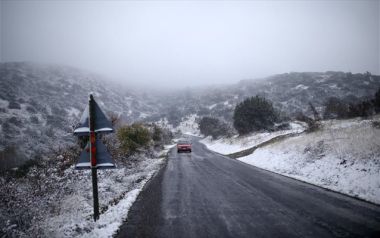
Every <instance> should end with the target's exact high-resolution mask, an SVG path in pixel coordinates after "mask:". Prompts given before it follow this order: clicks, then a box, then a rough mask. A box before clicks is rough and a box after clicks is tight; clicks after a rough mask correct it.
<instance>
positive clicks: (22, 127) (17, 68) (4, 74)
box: [0, 63, 157, 170]
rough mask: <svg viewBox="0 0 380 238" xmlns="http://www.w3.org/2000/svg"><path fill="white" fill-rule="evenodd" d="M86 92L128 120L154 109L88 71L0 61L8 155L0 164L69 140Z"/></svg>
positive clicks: (0, 121) (2, 136)
mask: <svg viewBox="0 0 380 238" xmlns="http://www.w3.org/2000/svg"><path fill="white" fill-rule="evenodd" d="M90 92H92V93H93V94H94V96H95V99H96V100H97V102H98V103H99V105H100V106H101V107H102V109H103V110H104V111H105V112H106V113H111V112H112V113H114V114H116V115H120V116H121V117H122V119H124V120H125V121H128V122H131V121H136V120H142V119H144V118H145V117H146V116H147V115H151V114H154V113H155V112H157V110H156V107H155V105H154V103H153V102H154V101H156V100H153V99H150V98H149V97H148V96H145V97H143V96H142V93H136V92H134V91H132V90H130V89H127V88H123V87H120V86H119V87H117V86H116V85H114V84H113V83H112V82H109V81H106V80H104V79H103V78H102V77H100V76H98V75H94V74H92V73H88V72H84V71H81V70H78V69H75V68H71V67H61V66H46V65H37V64H32V63H1V64H0V125H1V127H0V129H1V130H0V155H1V158H10V159H8V161H2V163H1V164H2V165H3V167H5V168H9V167H12V166H14V165H17V164H18V162H20V161H22V160H27V159H31V158H35V157H36V158H38V157H43V155H45V154H46V153H47V152H48V151H52V150H58V149H59V148H62V147H65V146H66V145H68V144H72V143H73V142H74V137H73V136H72V134H71V133H72V127H73V126H74V125H75V124H76V123H77V121H78V117H79V116H80V114H81V113H82V111H83V110H84V108H85V106H86V103H87V102H88V95H89V93H90ZM142 98H144V99H142ZM0 170H1V168H0Z"/></svg>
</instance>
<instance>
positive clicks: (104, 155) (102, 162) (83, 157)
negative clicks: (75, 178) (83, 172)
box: [75, 140, 115, 169]
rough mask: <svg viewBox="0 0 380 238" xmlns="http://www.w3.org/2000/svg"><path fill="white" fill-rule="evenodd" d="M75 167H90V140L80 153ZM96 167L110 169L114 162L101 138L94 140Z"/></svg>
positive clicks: (113, 166)
mask: <svg viewBox="0 0 380 238" xmlns="http://www.w3.org/2000/svg"><path fill="white" fill-rule="evenodd" d="M75 168H76V169H91V160H90V142H89V143H88V144H87V146H86V148H85V149H84V150H83V151H82V153H81V154H80V158H79V161H78V163H77V164H76V165H75ZM96 168H97V169H110V168H115V162H114V161H113V159H112V158H111V155H110V154H109V153H108V151H107V148H106V147H105V146H104V145H103V143H102V142H101V140H96Z"/></svg>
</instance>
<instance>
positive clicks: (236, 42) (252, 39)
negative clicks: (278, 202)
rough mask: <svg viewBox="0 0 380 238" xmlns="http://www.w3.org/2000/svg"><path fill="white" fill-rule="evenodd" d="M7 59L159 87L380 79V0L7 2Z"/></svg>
mask: <svg viewBox="0 0 380 238" xmlns="http://www.w3.org/2000/svg"><path fill="white" fill-rule="evenodd" d="M1 1H2V2H1V10H0V11H1V15H0V16H1V18H0V20H1V25H0V26H1V31H0V33H1V37H0V40H1V44H0V45H1V52H0V54H1V61H3V62H6V61H37V62H47V63H58V64H65V65H71V66H75V67H79V68H84V69H87V70H91V71H94V72H97V73H101V74H104V75H107V76H109V77H112V78H115V79H118V80H122V81H124V82H126V83H127V84H128V83H136V82H137V83H139V84H142V85H149V86H153V87H156V86H158V85H168V86H170V87H182V86H196V85H202V84H215V83H217V84H222V83H223V84H224V83H234V82H237V81H239V80H241V79H249V78H260V77H265V76H269V75H272V74H277V73H284V72H290V71H327V70H340V71H351V72H365V71H370V72H372V73H374V74H380V47H379V44H380V43H379V42H380V30H379V28H380V18H379V15H380V3H379V2H380V1H363V0H358V1H273V2H271V1H64V0H61V1H31V0H30V1H3V0H1Z"/></svg>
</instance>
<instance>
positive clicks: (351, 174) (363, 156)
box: [239, 120, 380, 204]
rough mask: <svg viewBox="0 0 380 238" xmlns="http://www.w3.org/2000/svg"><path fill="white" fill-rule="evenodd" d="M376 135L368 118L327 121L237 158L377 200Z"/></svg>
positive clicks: (379, 146)
mask: <svg viewBox="0 0 380 238" xmlns="http://www.w3.org/2000/svg"><path fill="white" fill-rule="evenodd" d="M379 138H380V129H377V128H375V127H373V126H372V121H371V120H364V121H360V120H345V121H327V122H324V123H323V129H321V130H320V131H317V132H314V133H308V134H306V133H305V134H301V135H299V136H297V137H292V138H288V139H286V140H283V141H280V142H277V143H274V144H270V145H268V146H265V147H262V148H259V149H257V150H256V151H255V152H254V153H253V154H251V155H248V156H246V157H242V158H239V160H240V161H243V162H245V163H248V164H251V165H254V166H257V167H260V168H263V169H266V170H270V171H273V172H276V173H279V174H283V175H286V176H289V177H292V178H296V179H299V180H302V181H306V182H309V183H312V184H315V185H318V186H321V187H325V188H328V189H331V190H334V191H338V192H341V193H345V194H348V195H351V196H355V197H359V198H362V199H365V200H367V201H371V202H374V203H378V204H380V141H379Z"/></svg>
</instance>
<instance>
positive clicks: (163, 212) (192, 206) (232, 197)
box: [116, 140, 380, 238]
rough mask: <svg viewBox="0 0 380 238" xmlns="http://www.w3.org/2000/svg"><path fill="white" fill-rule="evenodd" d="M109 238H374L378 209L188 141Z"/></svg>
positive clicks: (377, 230)
mask: <svg viewBox="0 0 380 238" xmlns="http://www.w3.org/2000/svg"><path fill="white" fill-rule="evenodd" d="M116 237H168V238H171V237H173V238H179V237H270V238H273V237H380V206H375V205H373V204H370V203H366V202H363V201H360V200H357V199H353V198H350V197H347V196H344V195H341V194H338V193H334V192H331V191H327V190H325V189H322V188H319V187H316V186H312V185H309V184H306V183H303V182H299V181H297V180H294V179H290V178H287V177H284V176H281V175H277V174H274V173H270V172H267V171H264V170H261V169H258V168H255V167H253V166H250V165H246V164H244V163H241V162H239V161H236V160H233V159H228V158H226V157H224V156H220V155H217V154H215V153H213V152H211V151H209V150H207V148H206V147H205V146H204V145H202V144H200V143H198V142H196V141H195V140H193V153H191V154H190V153H181V154H177V151H176V150H171V152H170V153H169V159H168V162H167V165H166V166H165V167H164V168H163V169H162V170H161V171H160V173H159V174H158V175H157V176H156V177H155V178H154V179H153V180H151V182H149V184H147V186H146V187H145V189H144V190H143V191H142V193H141V194H140V195H139V197H138V199H137V201H136V202H135V203H134V205H133V206H132V208H131V210H130V212H129V214H128V219H127V221H126V223H124V224H123V225H122V227H121V229H120V231H119V233H118V235H117V236H116Z"/></svg>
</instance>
